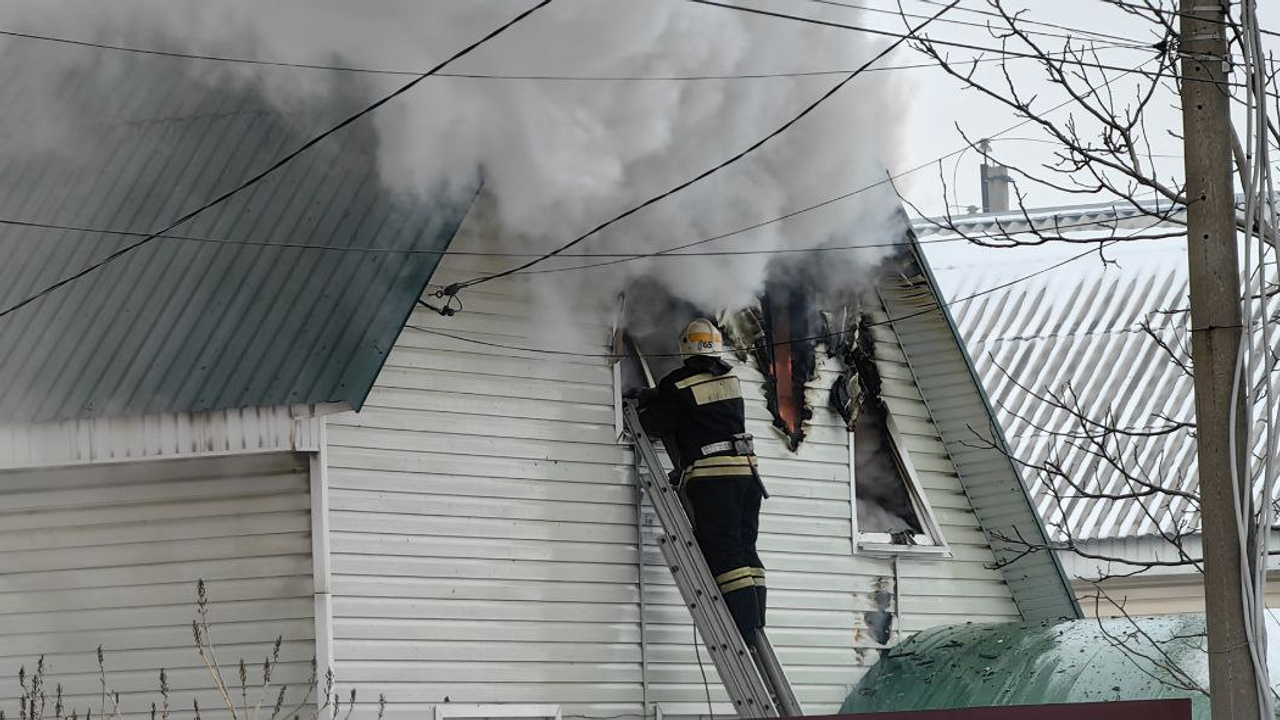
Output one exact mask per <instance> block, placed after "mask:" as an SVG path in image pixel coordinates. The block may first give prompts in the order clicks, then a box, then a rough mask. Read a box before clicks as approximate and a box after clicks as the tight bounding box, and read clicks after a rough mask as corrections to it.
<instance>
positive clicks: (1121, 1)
mask: <svg viewBox="0 0 1280 720" xmlns="http://www.w3.org/2000/svg"><path fill="white" fill-rule="evenodd" d="M1103 2H1105V3H1107V4H1109V5H1115V6H1116V7H1120V8H1129V9H1130V10H1141V11H1142V12H1149V13H1155V14H1158V15H1172V16H1173V17H1176V18H1178V19H1179V20H1181V19H1182V18H1191V19H1193V20H1198V21H1200V22H1205V23H1209V24H1210V25H1222V26H1224V27H1235V23H1234V22H1232V21H1229V20H1228V21H1221V20H1217V19H1215V18H1206V17H1201V16H1199V15H1188V14H1186V13H1183V12H1180V11H1178V10H1165V9H1164V8H1153V7H1148V6H1146V5H1138V4H1136V3H1131V2H1125V0H1103ZM1258 32H1259V33H1261V34H1263V35H1270V36H1272V37H1280V32H1276V31H1274V30H1262V29H1259V30H1258Z"/></svg>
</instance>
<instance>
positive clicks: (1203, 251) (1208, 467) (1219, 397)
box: [1180, 0, 1259, 720]
mask: <svg viewBox="0 0 1280 720" xmlns="http://www.w3.org/2000/svg"><path fill="white" fill-rule="evenodd" d="M1180 10H1181V13H1182V14H1181V35H1182V38H1181V54H1182V77H1183V80H1182V129H1183V133H1184V135H1183V137H1184V140H1183V146H1184V150H1183V152H1184V154H1185V156H1186V174H1187V189H1186V192H1187V250H1188V253H1189V256H1190V257H1189V263H1190V276H1191V333H1192V335H1191V355H1192V360H1193V362H1194V365H1195V389H1196V428H1197V451H1198V453H1199V456H1198V463H1197V464H1198V467H1199V472H1200V513H1201V515H1200V518H1201V520H1200V522H1201V525H1202V532H1203V537H1204V588H1205V612H1206V618H1205V620H1206V625H1207V627H1208V631H1209V691H1210V694H1211V695H1212V710H1213V718H1214V720H1253V719H1254V718H1258V717H1259V706H1258V685H1257V678H1256V676H1255V674H1254V666H1253V662H1252V660H1251V658H1250V650H1249V645H1248V642H1247V640H1246V635H1245V617H1244V603H1243V596H1242V590H1241V587H1240V578H1241V572H1242V571H1244V568H1242V567H1241V562H1240V557H1241V554H1240V550H1241V549H1240V536H1239V533H1238V532H1237V530H1236V519H1235V498H1234V496H1233V493H1232V487H1231V483H1232V480H1231V451H1230V440H1229V435H1228V432H1229V429H1230V427H1231V425H1232V424H1233V423H1234V424H1235V428H1236V430H1235V432H1236V440H1237V442H1236V448H1237V453H1236V458H1237V466H1238V467H1239V469H1240V472H1239V478H1240V479H1241V483H1242V487H1241V488H1240V492H1242V493H1249V492H1251V490H1250V488H1249V485H1248V480H1247V475H1246V474H1245V472H1244V462H1245V459H1246V457H1247V454H1246V450H1245V447H1246V442H1247V437H1248V428H1246V427H1245V424H1244V417H1243V414H1242V413H1240V412H1236V408H1233V407H1232V406H1231V391H1232V379H1233V377H1234V374H1235V367H1236V359H1237V356H1238V355H1239V352H1240V333H1241V331H1242V328H1241V325H1242V323H1241V311H1240V269H1239V265H1238V260H1237V253H1236V226H1235V192H1234V186H1233V185H1232V176H1231V163H1232V157H1231V115H1230V109H1231V107H1230V98H1229V97H1228V88H1227V86H1226V82H1227V80H1228V77H1227V75H1228V70H1227V67H1228V66H1227V40H1226V37H1227V29H1228V28H1227V5H1226V3H1225V1H1224V0H1180ZM1241 397H1242V401H1243V393H1242V394H1241Z"/></svg>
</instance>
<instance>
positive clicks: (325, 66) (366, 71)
mask: <svg viewBox="0 0 1280 720" xmlns="http://www.w3.org/2000/svg"><path fill="white" fill-rule="evenodd" d="M0 37H11V38H19V39H24V40H38V41H41V42H48V43H56V44H62V45H72V46H76V47H86V48H93V49H97V50H109V51H112V52H122V53H130V54H135V55H149V56H155V57H166V58H173V59H179V60H199V61H207V62H219V63H229V64H237V65H253V66H259V67H275V68H288V69H294V70H324V71H329V72H342V73H355V74H363V75H389V76H416V75H421V74H422V72H421V71H420V70H396V69H391V68H368V67H357V66H352V65H336V64H332V63H305V62H291V61H287V60H262V59H257V58H246V57H235V56H228V55H210V54H204V53H187V52H178V51H174V50H156V49H152V48H139V47H132V46H128V45H115V44H111V43H99V42H91V41H87V40H77V39H74V38H66V37H58V36H54V35H41V34H37V33H25V32H17V31H14V30H0ZM1095 49H1098V50H1129V49H1137V48H1135V47H1130V46H1128V45H1101V46H1097V47H1096V48H1095ZM985 51H987V52H993V53H999V52H1000V50H999V49H998V48H986V49H985ZM1053 54H1055V55H1057V54H1062V53H1053ZM978 62H981V63H983V64H985V63H995V62H1003V59H1002V58H998V57H996V58H982V59H980V60H979V61H978ZM932 67H937V63H933V62H926V63H914V64H907V65H883V66H879V67H875V68H871V69H869V70H868V72H887V71H891V70H920V69H924V68H932ZM850 72H851V70H849V69H847V68H845V69H839V70H801V71H794V72H765V73H722V74H715V73H712V74H701V75H549V74H513V73H480V72H472V73H467V72H438V73H435V74H434V75H433V76H432V77H442V78H456V79H467V80H528V81H547V82H698V81H712V80H764V79H774V78H804V77H827V76H832V75H847V74H848V73H850Z"/></svg>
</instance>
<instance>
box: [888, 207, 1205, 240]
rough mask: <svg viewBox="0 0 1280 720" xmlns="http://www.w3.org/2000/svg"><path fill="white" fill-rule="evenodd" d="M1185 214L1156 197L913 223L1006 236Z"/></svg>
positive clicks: (938, 231)
mask: <svg viewBox="0 0 1280 720" xmlns="http://www.w3.org/2000/svg"><path fill="white" fill-rule="evenodd" d="M1186 215H1187V211H1186V208H1185V207H1183V206H1182V205H1175V204H1171V203H1169V201H1167V200H1160V199H1156V200H1141V201H1138V202H1136V203H1130V202H1104V203H1091V204H1086V205H1064V206H1061V207H1051V208H1037V209H1034V210H1032V209H1027V210H1025V211H1023V210H1015V211H1012V212H994V213H979V214H975V215H951V216H938V217H933V218H919V219H917V220H914V221H912V223H911V225H912V229H913V230H915V233H916V235H918V236H919V237H930V236H935V235H953V234H955V233H956V232H961V233H964V234H966V235H982V234H984V233H997V234H1002V235H1003V234H1006V233H1018V232H1027V231H1029V230H1032V229H1035V230H1040V231H1046V232H1054V231H1062V232H1066V231H1072V232H1079V231H1084V230H1089V229H1094V230H1112V229H1116V230H1123V229H1136V228H1145V227H1149V226H1151V225H1152V224H1153V223H1156V222H1167V221H1173V222H1184V221H1185V219H1186Z"/></svg>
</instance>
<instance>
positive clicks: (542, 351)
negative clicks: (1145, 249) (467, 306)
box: [405, 225, 1155, 359]
mask: <svg viewBox="0 0 1280 720" xmlns="http://www.w3.org/2000/svg"><path fill="white" fill-rule="evenodd" d="M1149 227H1155V226H1154V225H1151V226H1149ZM1148 229H1149V228H1148ZM1116 242H1118V241H1117V240H1106V241H1102V242H1099V243H1098V245H1099V247H1098V248H1097V249H1092V248H1091V249H1089V250H1086V251H1084V252H1082V253H1079V254H1077V255H1072V256H1071V257H1069V258H1067V259H1065V260H1062V261H1059V262H1056V263H1054V264H1052V265H1049V266H1047V267H1043V268H1040V269H1039V270H1036V271H1035V272H1032V273H1028V274H1026V275H1023V276H1021V277H1017V278H1014V279H1013V280H1009V281H1007V282H1004V283H1001V284H999V285H994V286H992V287H989V288H987V289H985V290H979V291H977V292H974V293H971V294H969V295H965V296H963V297H959V298H956V299H954V300H951V301H949V302H947V301H938V302H935V303H933V304H932V306H930V307H927V308H923V309H921V310H917V311H915V312H911V313H907V314H906V315H900V316H898V317H892V318H886V319H885V320H879V321H876V322H870V323H867V324H866V327H880V326H882V325H892V324H893V323H896V322H901V321H903V320H910V319H912V318H916V317H920V316H921V315H927V314H929V313H932V312H935V311H938V310H941V309H943V308H951V307H955V306H956V304H958V303H963V302H969V301H970V300H974V299H976V298H980V297H982V296H984V295H990V294H991V293H994V292H998V291H1000V290H1005V289H1008V288H1010V287H1013V286H1014V285H1017V284H1019V283H1023V282H1026V281H1027V280H1030V279H1032V278H1035V277H1039V276H1040V275H1044V274H1045V273H1048V272H1052V271H1054V270H1057V269H1058V268H1061V267H1063V266H1065V265H1067V264H1069V263H1072V262H1075V261H1076V260H1079V259H1081V258H1085V257H1088V256H1090V255H1092V254H1094V253H1096V252H1100V251H1101V250H1102V249H1104V248H1107V247H1110V246H1111V245H1114V244H1115V243H1116ZM931 289H932V290H933V291H934V293H935V297H936V296H937V293H938V292H939V289H938V288H936V287H934V288H931ZM405 327H406V328H408V329H410V330H417V331H418V332H421V333H426V334H428V335H438V336H440V337H445V338H449V339H451V340H457V341H459V342H466V343H471V344H473V345H480V346H483V347H490V348H494V349H498V350H508V351H513V352H527V353H533V354H537V355H556V356H563V357H579V358H597V359H614V358H616V357H618V356H617V355H613V354H610V353H579V352H573V351H570V350H556V349H554V348H535V347H524V346H520V345H507V344H505V343H495V342H490V341H488V340H477V339H475V338H469V337H464V336H462V335H457V334H454V333H449V332H444V331H443V330H436V329H433V328H424V327H419V326H417V325H411V324H407V323H406V324H405ZM843 333H844V331H843V330H841V331H838V332H829V333H822V334H819V335H809V336H806V337H798V338H790V339H788V340H783V341H781V342H769V343H755V344H753V345H751V346H750V347H749V348H744V350H747V351H751V350H757V349H762V348H777V347H781V346H783V345H794V344H796V343H800V342H820V341H823V340H829V339H831V338H833V337H836V336H837V335H842V334H843ZM725 352H733V351H725ZM645 355H646V357H652V358H673V357H681V356H680V354H679V353H645Z"/></svg>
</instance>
